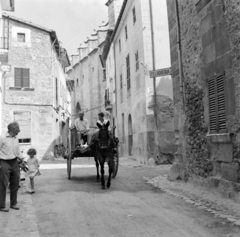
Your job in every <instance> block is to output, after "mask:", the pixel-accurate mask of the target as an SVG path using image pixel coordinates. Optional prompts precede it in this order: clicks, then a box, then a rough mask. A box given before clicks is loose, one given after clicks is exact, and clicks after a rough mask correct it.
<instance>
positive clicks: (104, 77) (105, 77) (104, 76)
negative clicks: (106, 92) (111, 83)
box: [103, 68, 107, 81]
mask: <svg viewBox="0 0 240 237" xmlns="http://www.w3.org/2000/svg"><path fill="white" fill-rule="evenodd" d="M106 79H107V76H106V69H105V68H104V69H103V80H104V81H105V80H106Z"/></svg>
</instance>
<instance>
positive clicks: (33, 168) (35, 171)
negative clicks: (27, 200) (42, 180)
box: [27, 148, 41, 193]
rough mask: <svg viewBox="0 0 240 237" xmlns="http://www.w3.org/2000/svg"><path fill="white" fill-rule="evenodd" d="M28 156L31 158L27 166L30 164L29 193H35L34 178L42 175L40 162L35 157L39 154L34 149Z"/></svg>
mask: <svg viewBox="0 0 240 237" xmlns="http://www.w3.org/2000/svg"><path fill="white" fill-rule="evenodd" d="M27 154H28V155H29V158H28V160H27V164H28V177H29V178H30V189H29V193H34V192H35V191H34V177H35V176H39V175H41V173H40V171H39V166H40V164H39V161H38V159H37V158H36V157H35V155H36V154H37V151H36V150H35V149H34V148H30V149H29V150H28V152H27Z"/></svg>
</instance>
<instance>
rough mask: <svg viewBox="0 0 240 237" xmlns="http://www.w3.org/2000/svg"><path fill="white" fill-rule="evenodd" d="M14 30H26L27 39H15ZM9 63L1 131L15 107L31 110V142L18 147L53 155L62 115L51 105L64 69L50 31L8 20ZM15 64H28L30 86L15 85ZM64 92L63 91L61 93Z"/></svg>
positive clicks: (15, 31) (11, 117)
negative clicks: (19, 86) (53, 46)
mask: <svg viewBox="0 0 240 237" xmlns="http://www.w3.org/2000/svg"><path fill="white" fill-rule="evenodd" d="M17 32H19V33H26V43H24V42H21V43H20V42H17V38H16V35H17ZM53 59H54V60H53ZM53 61H54V63H52V62H53ZM9 64H11V66H12V70H11V72H9V73H6V74H5V76H4V82H5V83H4V88H3V89H4V98H3V115H4V117H3V123H2V126H3V131H4V132H6V131H7V125H8V124H9V123H10V122H12V121H13V120H14V111H29V112H31V119H30V120H31V142H30V143H26V144H21V149H22V150H23V153H24V155H25V156H26V151H27V149H29V148H30V147H34V148H36V149H37V153H38V158H39V159H43V158H50V157H53V151H54V145H55V144H56V141H62V140H63V139H62V137H61V134H60V132H61V130H60V124H61V121H62V117H61V115H60V113H57V112H56V110H55V109H54V108H55V106H56V84H55V78H56V77H58V79H59V80H60V78H61V79H63V78H64V72H63V69H62V68H61V65H60V63H59V62H58V60H57V55H56V51H55V49H53V48H52V40H51V38H50V34H49V32H46V31H45V30H41V29H38V28H35V27H32V26H30V25H28V24H24V23H21V22H17V21H14V20H10V22H9ZM15 67H17V68H29V70H30V87H29V88H24V89H22V88H16V87H15V82H14V76H15V75H14V68H15ZM64 79H65V78H64ZM58 83H59V85H58V90H60V81H58ZM61 83H63V82H62V81H61ZM65 83H66V82H65ZM62 85H63V84H62ZM65 88H66V86H65ZM62 90H63V87H62ZM59 92H60V91H59ZM63 94H64V92H63V91H62V96H63ZM58 96H59V102H60V103H61V105H63V104H62V103H63V101H62V100H61V99H60V97H61V96H60V94H59V95H58ZM62 98H63V97H62ZM20 130H21V127H20Z"/></svg>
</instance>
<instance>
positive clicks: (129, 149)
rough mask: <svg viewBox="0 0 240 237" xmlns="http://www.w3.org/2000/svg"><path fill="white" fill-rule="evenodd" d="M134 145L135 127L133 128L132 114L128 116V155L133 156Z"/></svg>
mask: <svg viewBox="0 0 240 237" xmlns="http://www.w3.org/2000/svg"><path fill="white" fill-rule="evenodd" d="M132 147H133V129H132V116H131V114H129V116H128V155H129V156H132V155H133V154H132Z"/></svg>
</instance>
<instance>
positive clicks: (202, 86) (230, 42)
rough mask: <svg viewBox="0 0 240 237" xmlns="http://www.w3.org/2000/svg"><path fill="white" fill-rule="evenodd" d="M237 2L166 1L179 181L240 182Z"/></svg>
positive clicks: (202, 0)
mask: <svg viewBox="0 0 240 237" xmlns="http://www.w3.org/2000/svg"><path fill="white" fill-rule="evenodd" d="M239 3H240V2H239V1H228V0H223V1H218V0H193V1H178V0H168V1H167V7H168V16H169V34H170V46H171V66H172V72H173V74H172V76H173V91H174V107H175V113H174V115H175V122H174V125H175V138H176V144H177V146H178V150H177V152H176V158H177V162H178V164H179V165H180V167H181V176H182V178H184V177H185V178H187V177H188V176H189V175H190V176H192V175H197V176H201V177H205V178H208V179H207V180H213V179H214V180H215V178H214V177H219V179H221V180H229V181H234V182H240V170H239V162H240V132H239V131H240V130H239V126H240V104H239V101H240V98H239V96H240V93H239V92H240V90H239V68H240V61H239V57H240V51H239V48H240V41H239V32H240V31H239V24H238V22H239V21H238V20H240V9H239ZM216 180H217V178H216ZM218 183H219V182H216V184H218Z"/></svg>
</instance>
